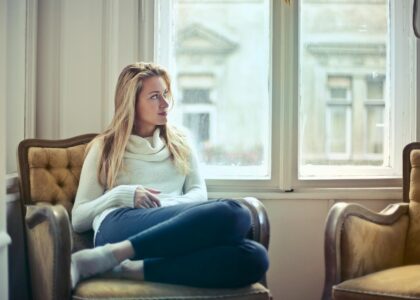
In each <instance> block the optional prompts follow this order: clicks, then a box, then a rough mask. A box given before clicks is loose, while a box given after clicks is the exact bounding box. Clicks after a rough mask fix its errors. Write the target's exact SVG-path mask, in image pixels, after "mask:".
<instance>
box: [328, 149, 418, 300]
mask: <svg viewBox="0 0 420 300" xmlns="http://www.w3.org/2000/svg"><path fill="white" fill-rule="evenodd" d="M403 200H404V201H405V202H408V203H397V204H392V205H390V206H388V207H387V208H386V209H384V210H383V211H381V212H380V213H374V212H372V211H370V210H368V209H366V208H364V207H362V206H360V205H356V204H348V203H337V204H335V205H334V206H333V207H332V208H331V210H330V212H329V214H328V217H327V224H326V229H325V263H326V280H325V286H324V293H323V299H331V298H332V299H336V300H344V299H346V300H347V299H372V300H373V299H420V280H419V279H420V143H419V142H415V143H411V144H409V145H407V146H406V147H405V148H404V150H403Z"/></svg>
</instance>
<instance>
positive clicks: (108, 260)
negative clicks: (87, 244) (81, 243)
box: [71, 244, 119, 288]
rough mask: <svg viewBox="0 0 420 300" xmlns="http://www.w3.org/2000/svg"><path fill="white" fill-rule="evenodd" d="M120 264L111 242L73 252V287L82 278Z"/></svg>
mask: <svg viewBox="0 0 420 300" xmlns="http://www.w3.org/2000/svg"><path fill="white" fill-rule="evenodd" d="M118 264H119V262H118V261H117V260H116V258H115V256H114V254H113V253H112V251H111V248H110V245H109V244H107V245H104V246H100V247H96V248H93V249H85V250H81V251H78V252H76V253H73V254H72V256H71V285H72V288H74V287H75V286H76V284H77V283H78V282H79V280H80V279H84V278H87V277H91V276H93V275H96V274H99V273H103V272H105V271H108V270H110V269H112V268H113V267H115V266H117V265H118Z"/></svg>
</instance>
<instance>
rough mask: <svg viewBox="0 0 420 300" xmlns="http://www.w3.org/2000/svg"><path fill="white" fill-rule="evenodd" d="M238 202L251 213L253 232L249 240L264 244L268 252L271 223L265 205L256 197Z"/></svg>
mask: <svg viewBox="0 0 420 300" xmlns="http://www.w3.org/2000/svg"><path fill="white" fill-rule="evenodd" d="M237 200H239V201H240V202H241V203H242V204H243V205H245V206H246V207H248V209H249V210H250V212H251V216H252V230H251V234H250V236H249V238H251V239H252V240H254V241H256V242H258V243H260V244H262V245H263V246H264V247H265V248H266V249H267V250H268V246H269V245H268V243H269V240H270V223H269V221H268V215H267V211H266V210H265V207H264V205H263V204H262V203H261V201H259V200H258V199H257V198H254V197H245V198H241V199H237Z"/></svg>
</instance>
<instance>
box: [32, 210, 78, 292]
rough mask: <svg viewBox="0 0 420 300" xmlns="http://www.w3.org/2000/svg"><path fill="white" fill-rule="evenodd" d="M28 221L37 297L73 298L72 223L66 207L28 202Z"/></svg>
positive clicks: (33, 288)
mask: <svg viewBox="0 0 420 300" xmlns="http://www.w3.org/2000/svg"><path fill="white" fill-rule="evenodd" d="M25 223H26V241H27V250H28V258H29V271H30V276H31V285H32V296H33V299H43V300H50V299H51V300H52V299H54V300H55V299H69V298H70V296H71V279H70V261H71V225H70V221H69V216H68V214H67V211H66V209H65V208H64V207H63V206H61V205H49V204H38V205H28V206H26V217H25Z"/></svg>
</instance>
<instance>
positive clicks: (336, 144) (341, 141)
mask: <svg viewBox="0 0 420 300" xmlns="http://www.w3.org/2000/svg"><path fill="white" fill-rule="evenodd" d="M329 118H330V120H328V121H329V122H327V124H328V128H327V142H328V152H329V154H337V153H340V154H345V153H346V151H347V143H348V142H349V141H348V140H347V139H346V137H347V136H348V129H349V128H348V126H347V112H346V108H345V107H335V108H330V109H329Z"/></svg>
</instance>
